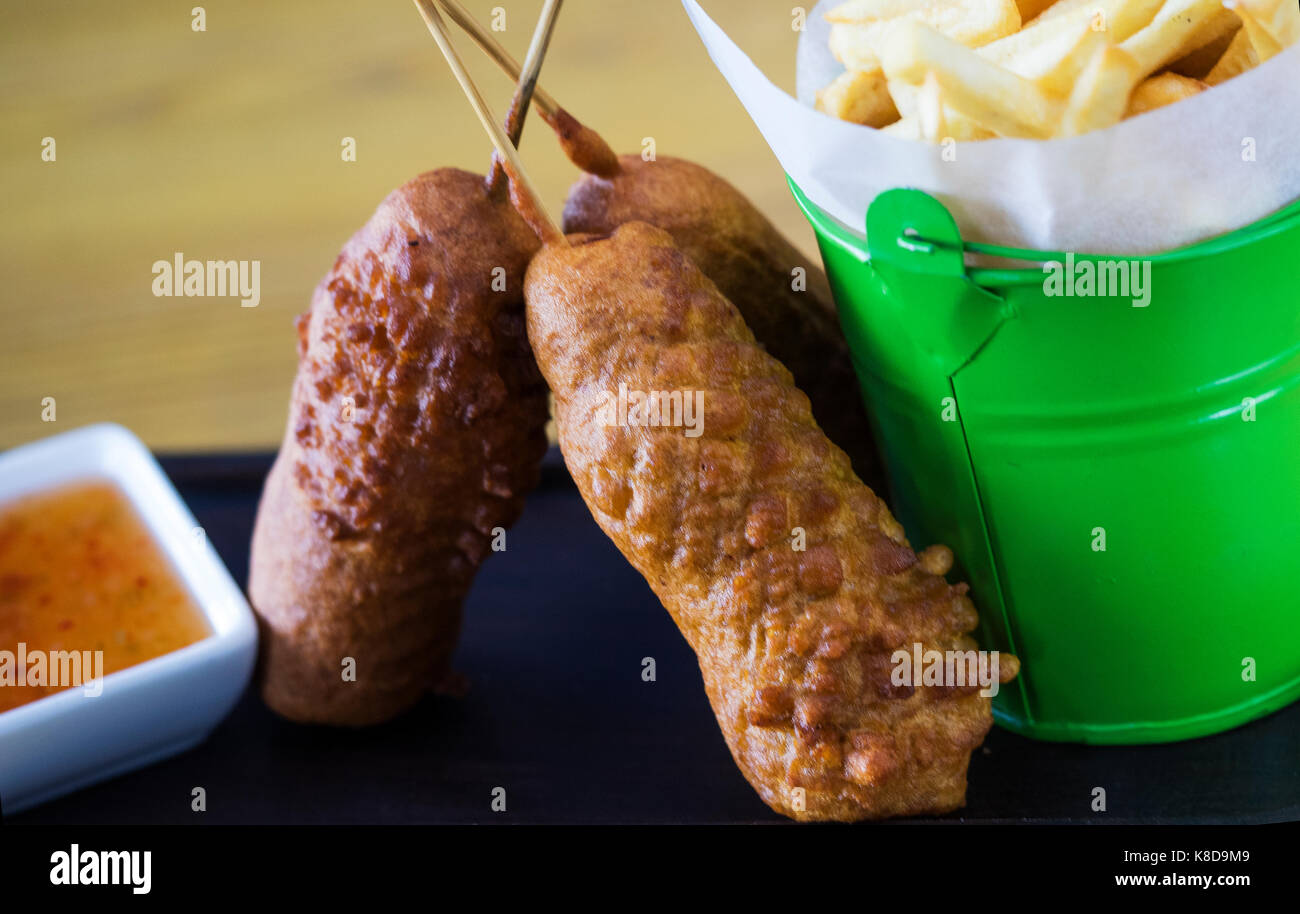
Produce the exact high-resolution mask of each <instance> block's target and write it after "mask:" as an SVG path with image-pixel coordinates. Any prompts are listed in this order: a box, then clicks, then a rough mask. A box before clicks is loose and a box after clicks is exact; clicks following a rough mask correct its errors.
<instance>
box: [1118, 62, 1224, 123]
mask: <svg viewBox="0 0 1300 914" xmlns="http://www.w3.org/2000/svg"><path fill="white" fill-rule="evenodd" d="M1208 88H1210V87H1209V86H1207V85H1206V84H1205V83H1203V82H1201V81H1200V80H1199V79H1190V78H1189V77H1186V76H1179V75H1178V74H1177V73H1161V74H1160V75H1159V76H1152V77H1151V78H1150V79H1147V80H1145V81H1144V82H1142V83H1140V84H1139V85H1138V87H1137V88H1136V89H1134V90H1133V94H1132V95H1131V96H1130V97H1129V100H1128V110H1126V111H1125V112H1124V117H1125V118H1130V117H1137V115H1139V114H1146V113H1147V112H1148V111H1154V110H1156V109H1157V108H1163V107H1164V106H1165V105H1172V104H1173V103H1174V102H1180V101H1182V100H1183V99H1185V98H1191V97H1192V96H1193V95H1200V94H1201V93H1202V92H1204V91H1205V90H1206V89H1208Z"/></svg>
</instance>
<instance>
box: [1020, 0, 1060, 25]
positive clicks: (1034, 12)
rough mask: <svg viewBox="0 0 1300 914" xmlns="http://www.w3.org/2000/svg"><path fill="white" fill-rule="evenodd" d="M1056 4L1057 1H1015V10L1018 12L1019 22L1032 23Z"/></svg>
mask: <svg viewBox="0 0 1300 914" xmlns="http://www.w3.org/2000/svg"><path fill="white" fill-rule="evenodd" d="M1057 2H1059V0H1016V8H1017V9H1019V10H1020V21H1021V22H1032V21H1033V20H1034V19H1037V18H1038V17H1039V16H1041V15H1042V14H1043V13H1044V12H1045V11H1046V10H1047V9H1048V8H1049V7H1051V6H1054V5H1056V3H1057Z"/></svg>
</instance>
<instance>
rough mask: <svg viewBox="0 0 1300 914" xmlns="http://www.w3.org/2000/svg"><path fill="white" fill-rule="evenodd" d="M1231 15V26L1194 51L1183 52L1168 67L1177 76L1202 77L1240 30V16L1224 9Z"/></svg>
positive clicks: (1221, 56)
mask: <svg viewBox="0 0 1300 914" xmlns="http://www.w3.org/2000/svg"><path fill="white" fill-rule="evenodd" d="M1225 12H1228V14H1229V15H1230V16H1231V17H1232V19H1233V20H1234V21H1233V24H1232V28H1230V29H1228V30H1227V31H1225V32H1224V33H1223V34H1222V35H1220V36H1219V37H1217V38H1215V39H1214V40H1212V41H1209V42H1206V43H1205V44H1203V45H1201V46H1200V47H1199V48H1197V49H1196V50H1194V51H1191V52H1189V53H1187V54H1184V55H1183V56H1182V57H1180V58H1178V59H1177V60H1175V61H1174V62H1173V63H1171V64H1170V65H1169V69H1170V70H1172V71H1173V72H1175V73H1177V74H1178V75H1179V76H1188V77H1191V78H1192V79H1204V78H1205V75H1206V74H1207V73H1209V72H1210V70H1212V69H1213V68H1214V65H1215V64H1216V63H1218V62H1219V61H1220V60H1221V59H1222V58H1223V55H1224V54H1225V53H1227V51H1228V46H1229V45H1230V44H1232V40H1233V39H1234V38H1236V37H1237V35H1238V34H1239V33H1240V32H1241V17H1239V16H1238V15H1237V14H1236V13H1233V12H1231V11H1225Z"/></svg>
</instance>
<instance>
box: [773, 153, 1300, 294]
mask: <svg viewBox="0 0 1300 914" xmlns="http://www.w3.org/2000/svg"><path fill="white" fill-rule="evenodd" d="M786 183H787V184H789V186H790V191H791V193H793V194H794V198H795V202H796V203H797V204H798V206H799V208H800V210H802V211H803V214H804V217H805V218H807V219H808V221H809V222H810V223H812V226H813V229H814V230H815V231H816V232H817V234H818V235H819V236H822V235H825V236H828V237H829V238H830V239H831V240H833V241H835V242H836V243H837V244H839V245H840V246H841V247H843V248H846V249H848V250H851V251H853V252H854V253H855V254H856V255H857V256H858V257H859V259H861V260H862V261H863V262H864V263H865V262H869V261H870V260H871V254H870V252H869V251H868V249H867V242H866V235H865V233H864V232H862V231H859V230H857V229H854V228H851V227H850V226H848V225H846V224H845V223H843V222H841V221H840V220H838V219H836V218H835V217H834V216H831V215H830V214H829V213H827V212H826V211H825V210H823V209H822V208H821V207H820V206H818V205H817V204H816V203H814V202H813V201H812V200H811V199H809V197H808V195H807V194H805V193H804V191H803V189H802V188H800V187H799V185H798V184H797V183H795V180H794V178H792V177H790V176H789V175H786ZM917 193H924V191H917ZM932 199H933V198H932ZM935 202H936V203H938V204H939V205H940V206H942V205H943V204H942V203H940V202H939V201H938V200H935ZM945 209H946V207H945ZM864 224H865V219H864ZM1296 226H1300V199H1296V200H1293V201H1292V202H1291V203H1289V204H1287V205H1286V206H1283V207H1281V208H1280V209H1277V210H1275V211H1274V212H1272V213H1269V214H1268V215H1267V216H1264V217H1263V218H1261V219H1258V220H1256V221H1255V222H1252V223H1250V224H1249V225H1245V226H1242V227H1241V228H1237V229H1233V230H1231V231H1228V232H1225V233H1223V234H1221V235H1215V236H1214V237H1211V238H1206V239H1204V240H1202V241H1197V242H1194V243H1192V244H1189V245H1185V246H1183V247H1180V248H1175V249H1173V250H1170V251H1161V252H1157V253H1155V254H1138V255H1133V256H1128V257H1126V256H1124V255H1119V254H1087V253H1071V254H1069V255H1067V254H1066V253H1065V252H1061V251H1039V250H1033V249H1030V248H1014V247H1006V246H1003V245H995V244H985V243H983V242H977V241H965V240H962V241H961V242H960V243H961V249H962V251H963V252H966V253H973V254H981V255H984V256H987V257H997V258H1001V259H1005V260H1020V261H1030V262H1035V263H1044V262H1050V261H1060V260H1064V259H1065V258H1066V257H1067V256H1070V257H1073V258H1074V260H1075V261H1076V262H1077V261H1084V260H1094V261H1096V260H1115V259H1116V258H1122V259H1125V260H1142V261H1150V262H1151V263H1152V264H1171V263H1178V262H1180V261H1184V260H1193V259H1196V258H1200V257H1211V256H1214V255H1217V254H1222V253H1226V252H1228V251H1231V250H1234V249H1236V248H1239V247H1242V246H1244V245H1247V244H1252V243H1254V242H1257V241H1261V240H1263V239H1265V238H1269V237H1271V236H1273V235H1275V234H1278V233H1280V232H1283V231H1286V230H1287V229H1290V228H1294V227H1296ZM918 240H923V241H926V242H928V243H930V244H934V245H936V246H945V243H944V242H940V241H934V240H933V239H913V241H918ZM966 276H967V278H968V279H969V280H970V281H971V282H973V283H975V284H976V285H978V286H981V287H983V288H1001V287H1008V286H1023V285H1038V284H1041V283H1042V281H1043V272H1042V270H1041V269H1040V268H1032V267H1023V268H1016V267H967V268H966Z"/></svg>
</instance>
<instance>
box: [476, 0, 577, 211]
mask: <svg viewBox="0 0 1300 914" xmlns="http://www.w3.org/2000/svg"><path fill="white" fill-rule="evenodd" d="M563 2H564V0H546V4H545V5H544V6H543V7H542V14H541V16H540V17H538V19H537V27H536V28H535V29H534V30H533V39H532V41H531V42H530V43H529V45H528V53H527V54H526V55H525V56H524V69H523V72H522V73H520V74H519V85H518V86H517V87H516V88H515V95H514V98H512V99H511V100H510V110H509V111H508V112H507V113H506V136H507V137H509V138H510V143H511V145H512V146H514V147H515V151H516V152H518V151H519V138H520V137H521V136H523V133H524V119H525V118H527V117H528V103H529V102H530V101H532V98H533V93H534V92H535V90H536V89H537V74H539V73H540V72H541V71H542V60H543V59H545V57H546V49H547V48H548V47H549V46H550V44H551V35H552V34H553V33H554V32H555V22H556V20H557V19H558V18H559V16H560V4H561V3H563ZM504 178H505V168H504V167H503V166H502V164H501V159H500V157H497V156H494V157H493V160H492V174H491V175H490V176H489V177H488V182H487V186H488V190H489V191H490V192H496V189H497V188H498V187H499V186H500V185H501V181H502V179H504Z"/></svg>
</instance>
